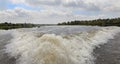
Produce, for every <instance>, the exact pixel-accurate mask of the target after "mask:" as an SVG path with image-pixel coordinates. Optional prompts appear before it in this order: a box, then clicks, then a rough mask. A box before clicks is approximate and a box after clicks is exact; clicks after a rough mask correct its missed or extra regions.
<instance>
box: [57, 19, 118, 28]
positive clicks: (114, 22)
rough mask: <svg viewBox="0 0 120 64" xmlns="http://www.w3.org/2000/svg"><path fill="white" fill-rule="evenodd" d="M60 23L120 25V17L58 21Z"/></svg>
mask: <svg viewBox="0 0 120 64" xmlns="http://www.w3.org/2000/svg"><path fill="white" fill-rule="evenodd" d="M58 25H92V26H120V18H113V19H96V20H83V21H80V20H75V21H70V22H63V23H58Z"/></svg>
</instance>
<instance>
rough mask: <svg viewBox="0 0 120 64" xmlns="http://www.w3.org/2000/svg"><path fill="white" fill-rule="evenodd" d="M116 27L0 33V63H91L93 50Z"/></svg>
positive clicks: (45, 28)
mask: <svg viewBox="0 0 120 64" xmlns="http://www.w3.org/2000/svg"><path fill="white" fill-rule="evenodd" d="M119 32H120V28H119V27H97V26H95V27H91V26H44V27H40V28H31V29H16V30H9V31H3V30H1V31H0V55H1V56H0V64H95V61H96V57H95V56H94V55H93V51H94V49H95V48H96V47H99V46H100V45H104V44H105V43H107V42H108V41H109V40H110V39H114V36H115V35H117V34H118V33H119Z"/></svg>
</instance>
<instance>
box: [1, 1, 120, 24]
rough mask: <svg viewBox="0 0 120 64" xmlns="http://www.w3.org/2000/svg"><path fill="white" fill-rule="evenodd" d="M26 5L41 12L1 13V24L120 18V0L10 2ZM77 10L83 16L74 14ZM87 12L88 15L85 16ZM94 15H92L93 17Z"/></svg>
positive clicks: (13, 11) (5, 11) (18, 11)
mask: <svg viewBox="0 0 120 64" xmlns="http://www.w3.org/2000/svg"><path fill="white" fill-rule="evenodd" d="M9 1H11V2H12V3H14V4H25V5H27V6H32V7H35V8H43V9H40V11H35V10H27V9H23V8H15V9H11V10H4V11H0V22H15V23H22V22H28V23H42V24H43V23H46V24H47V23H58V22H64V21H71V20H87V19H97V18H109V17H119V16H120V6H119V4H120V1H118V0H9ZM75 10H77V11H80V12H81V11H82V12H83V11H84V12H83V14H82V15H81V14H77V13H75V14H74V13H73V12H74V11H75ZM86 12H87V14H85V13H86ZM91 13H92V15H91Z"/></svg>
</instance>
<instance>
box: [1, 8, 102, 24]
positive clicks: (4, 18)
mask: <svg viewBox="0 0 120 64" xmlns="http://www.w3.org/2000/svg"><path fill="white" fill-rule="evenodd" d="M102 17H104V16H103V15H102V16H100V15H99V16H85V15H78V14H72V12H68V11H55V10H41V11H30V10H26V9H23V8H15V9H13V10H6V11H1V12H0V22H15V23H22V22H27V23H41V24H44V23H45V24H47V23H49V24H51V23H54V24H55V23H58V22H64V21H70V20H85V19H95V18H102Z"/></svg>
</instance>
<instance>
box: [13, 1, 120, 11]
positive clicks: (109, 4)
mask: <svg viewBox="0 0 120 64" xmlns="http://www.w3.org/2000/svg"><path fill="white" fill-rule="evenodd" d="M11 1H12V2H13V3H24V4H26V5H30V6H35V7H44V8H49V7H53V8H56V7H62V8H64V9H65V8H74V9H75V8H76V9H81V10H88V11H109V12H110V11H119V10H120V6H119V4H120V0H11Z"/></svg>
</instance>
